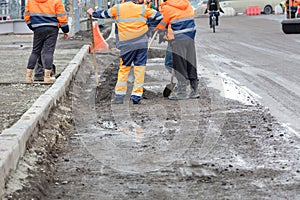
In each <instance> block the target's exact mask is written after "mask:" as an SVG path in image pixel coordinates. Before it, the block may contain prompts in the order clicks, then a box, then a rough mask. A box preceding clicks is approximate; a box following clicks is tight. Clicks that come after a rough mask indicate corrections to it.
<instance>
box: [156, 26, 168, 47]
mask: <svg viewBox="0 0 300 200" xmlns="http://www.w3.org/2000/svg"><path fill="white" fill-rule="evenodd" d="M157 31H158V32H157V34H158V44H160V43H162V42H164V36H165V33H166V31H165V30H160V29H157Z"/></svg>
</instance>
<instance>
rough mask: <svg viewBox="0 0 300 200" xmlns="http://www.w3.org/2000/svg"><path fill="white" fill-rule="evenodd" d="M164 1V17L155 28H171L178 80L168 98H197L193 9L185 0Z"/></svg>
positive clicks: (162, 7) (173, 57)
mask: <svg viewBox="0 0 300 200" xmlns="http://www.w3.org/2000/svg"><path fill="white" fill-rule="evenodd" d="M164 3H165V4H164V5H163V6H161V13H162V15H163V16H164V17H163V19H162V20H161V22H160V23H159V25H158V26H157V27H156V29H158V30H159V31H165V30H166V27H168V26H170V27H171V28H172V31H173V34H174V40H172V59H173V66H172V67H173V69H174V70H175V76H176V78H177V80H178V84H177V91H176V92H175V91H173V92H172V93H171V95H170V96H169V99H171V100H183V99H187V98H199V92H198V77H197V59H196V49H195V41H194V38H195V35H196V27H195V21H194V10H193V8H192V6H191V4H190V2H189V1H186V0H166V1H165V2H164ZM187 81H189V82H190V86H191V93H190V95H189V96H188V95H187V92H186V87H187Z"/></svg>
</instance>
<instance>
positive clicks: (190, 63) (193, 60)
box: [185, 39, 199, 98]
mask: <svg viewBox="0 0 300 200" xmlns="http://www.w3.org/2000/svg"><path fill="white" fill-rule="evenodd" d="M185 45H186V46H187V50H188V52H187V74H188V80H189V81H190V86H191V93H190V95H189V97H190V98H199V91H198V75H197V57H196V48H195V41H194V40H193V39H189V40H187V41H186V42H185Z"/></svg>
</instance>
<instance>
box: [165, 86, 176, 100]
mask: <svg viewBox="0 0 300 200" xmlns="http://www.w3.org/2000/svg"><path fill="white" fill-rule="evenodd" d="M174 87H175V83H169V84H168V85H166V87H165V89H164V91H163V96H164V97H168V96H170V94H171V93H172V91H173V89H174Z"/></svg>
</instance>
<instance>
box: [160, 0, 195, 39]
mask: <svg viewBox="0 0 300 200" xmlns="http://www.w3.org/2000/svg"><path fill="white" fill-rule="evenodd" d="M160 11H161V13H162V15H163V19H162V20H161V22H160V23H159V25H158V26H157V27H156V29H160V30H165V29H166V27H167V26H168V25H171V28H172V30H173V33H174V37H175V39H176V40H185V39H188V38H191V39H194V38H195V35H196V26H195V20H194V10H193V7H192V6H191V4H190V2H189V1H188V0H168V1H166V2H164V3H163V4H161V10H160Z"/></svg>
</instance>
